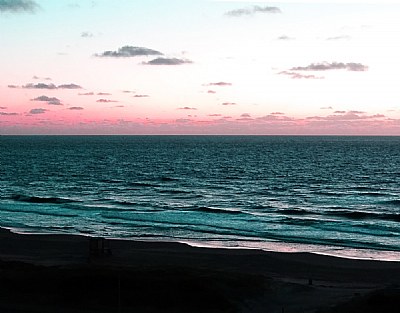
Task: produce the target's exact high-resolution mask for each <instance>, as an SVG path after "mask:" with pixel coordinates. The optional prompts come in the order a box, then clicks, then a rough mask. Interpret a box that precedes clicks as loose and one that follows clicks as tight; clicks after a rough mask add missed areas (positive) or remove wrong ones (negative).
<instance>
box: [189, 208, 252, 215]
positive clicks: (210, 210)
mask: <svg viewBox="0 0 400 313" xmlns="http://www.w3.org/2000/svg"><path fill="white" fill-rule="evenodd" d="M192 211H198V212H203V213H220V214H221V213H222V214H245V212H243V211H238V210H232V209H220V208H210V207H206V206H202V207H198V208H195V209H193V210H192Z"/></svg>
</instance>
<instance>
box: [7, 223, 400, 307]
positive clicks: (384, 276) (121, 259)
mask: <svg viewBox="0 0 400 313" xmlns="http://www.w3.org/2000/svg"><path fill="white" fill-rule="evenodd" d="M91 240H92V241H93V240H94V242H95V243H96V246H97V247H98V243H99V242H100V241H96V239H90V238H89V237H86V236H80V235H65V234H59V235H48V234H47V235H38V234H36V235H34V234H30V235H27V234H16V233H13V232H11V231H10V230H7V229H4V228H0V266H1V268H0V274H1V278H2V279H3V281H8V282H9V284H11V286H14V285H13V284H15V285H16V286H17V285H18V286H24V285H26V286H25V287H24V288H28V289H29V288H31V289H29V292H27V293H26V297H27V298H26V299H28V300H24V302H23V303H22V304H23V305H26V307H25V306H24V307H23V308H22V309H21V307H18V305H22V304H18V305H17V306H16V303H15V302H14V300H12V299H17V298H18V296H19V294H20V292H21V291H20V289H18V288H20V287H15V288H14V287H13V288H14V289H13V288H11V287H10V286H9V285H7V284H3V285H4V287H3V289H4V290H3V291H2V292H4V293H5V295H4V296H3V297H2V299H0V300H1V301H0V309H2V308H3V310H6V311H7V310H8V311H10V312H14V311H15V312H17V309H16V308H17V307H18V308H19V309H20V311H21V312H38V311H39V310H36V309H38V308H39V309H40V311H41V312H52V311H54V310H53V305H57V306H59V305H63V304H64V302H63V301H64V300H62V299H64V298H63V297H64V294H65V292H66V291H63V292H62V296H61V295H60V294H58V293H56V292H58V291H57V290H59V289H60V290H61V289H62V290H64V288H66V287H65V286H70V287H68V288H70V289H68V292H70V293H72V294H74V295H75V293H76V295H75V296H74V297H78V298H79V295H80V294H81V293H85V292H86V293H87V292H88V291H87V284H89V283H90V284H92V282H96V283H93V285H90V286H91V287H90V288H94V289H95V288H97V287H96V286H101V288H100V287H98V288H100V290H98V291H97V293H94V294H93V295H92V294H89V295H87V298H83V299H80V300H79V301H81V302H82V303H84V304H85V305H87V306H86V307H87V308H89V307H90V309H85V310H82V311H80V310H78V309H77V307H73V308H71V311H68V310H66V312H85V313H86V312H95V311H97V312H103V311H105V312H109V311H110V310H108V309H107V305H108V303H101V305H100V306H101V308H102V309H98V308H97V307H96V305H95V306H94V307H92V306H91V305H92V304H87V303H89V302H90V303H92V301H100V302H101V300H98V297H99V293H105V294H104V297H106V296H107V295H108V297H111V298H112V297H114V296H113V292H114V291H115V286H116V284H114V283H115V281H116V279H117V280H118V279H119V280H121V281H122V286H123V288H126V289H127V290H128V289H129V295H130V297H135V295H136V294H141V293H142V296H141V297H139V298H135V299H136V300H135V301H136V302H132V303H131V302H129V301H130V300H128V299H130V298H129V297H128V296H126V297H127V298H126V299H125V298H123V299H125V300H124V301H125V302H124V303H126V308H127V310H128V308H129V309H132V308H134V309H135V311H137V312H188V311H192V312H209V311H213V312H281V311H282V309H283V308H285V309H286V311H285V312H299V313H300V312H330V311H329V308H331V307H334V306H337V305H342V304H346V303H352V301H355V300H354V299H356V300H357V301H361V300H360V299H365V301H366V302H365V303H367V302H368V299H369V297H371V296H373V295H375V294H376V292H384V295H385V297H387V293H388V292H391V293H393V292H395V295H396V299H400V297H399V295H400V290H399V286H400V262H390V261H389V262H382V261H373V260H354V259H344V258H338V257H332V256H323V255H317V254H312V253H285V252H268V251H262V250H255V249H254V250H253V249H221V248H201V247H192V246H189V245H187V244H184V243H177V242H149V241H131V240H116V239H105V244H104V248H105V249H100V250H98V249H95V252H96V253H95V254H93V253H92V252H93V251H91V248H90V247H91V245H92V243H93V242H91ZM108 252H109V253H108ZM4 277H5V278H4ZM71 277H72V278H71ZM99 277H100V278H101V279H100V278H99ZM115 277H116V278H115ZM118 277H119V278H118ZM98 279H100V281H98ZM109 279H111V280H112V281H113V283H110V284H109V283H105V282H107V281H108V280H109ZM49 281H50V282H51V284H52V285H57V286H58V287H57V288H59V289H54V290H55V291H54V290H53V288H49V287H48V283H46V282H49ZM31 284H33V285H32V286H31ZM29 286H31V287H29ZM21 288H22V287H21ZM82 288H83V289H84V290H83V289H82ZM90 288H89V289H90ZM15 290H16V291H15ZM96 290H97V289H96ZM104 290H108V291H104ZM14 291H15V293H14ZM126 292H127V293H128V291H126ZM171 292H172V293H173V295H174V296H173V297H177V295H179V294H180V293H183V294H185V297H186V298H185V299H186V300H185V299H183V298H182V299H181V298H179V297H178V298H179V299H180V300H179V301H178V300H174V301H175V302H174V301H173V302H172V303H171V301H172V300H171V299H172V298H173V297H172V295H171V297H172V298H171V297H167V298H165V299H164V298H163V297H164V296H163V295H165V294H170V293H171ZM37 293H40V294H45V295H47V298H48V299H56V300H54V303H53V302H51V303H50V302H48V301H47V300H46V301H45V302H43V303H42V304H40V307H37V306H36V307H35V305H36V304H35V303H36V302H35V301H36V300H35V301H34V299H36V297H37V296H38V294H37ZM202 296H204V297H206V298H209V299H213V300H212V301H211V302H210V303H209V304H206V303H202V302H201V301H202V300H201V299H199V297H200V298H201V297H202ZM5 297H6V298H5ZM14 297H15V298H14ZM59 297H61V298H62V299H61V298H59ZM124 297H125V296H124ZM154 297H156V298H157V297H161V299H163V300H162V301H161V300H160V301H161V302H160V303H161V304H162V305H164V304H165V305H166V304H168V305H170V306H171V309H170V310H164V309H163V308H160V307H156V308H153V306H154V305H156V306H157V305H158V304H155V302H154V301H156V299H155V298H154ZM31 298H32V299H33V300H32V302H31V300H29V299H31ZM10 299H11V300H10ZM60 299H61V300H60ZM88 299H89V300H90V301H89V300H88ZM95 299H97V300H95ZM143 299H147V300H146V301H145V300H143ZM174 299H175V298H174ZM188 299H189V300H188ZM43 301H44V300H43ZM49 301H50V300H49ZM52 301H53V300H52ZM79 301H78V303H81V302H79ZM87 301H89V302H87ZM113 301H114V300H113ZM157 301H158V300H157ZM113 303H114V304H115V301H114V302H113ZM138 303H140V308H142V306H144V307H145V309H143V310H141V309H140V308H139V309H138V307H137V306H138V305H139V304H138ZM157 303H158V302H157ZM114 304H113V305H114ZM37 305H39V304H37ZM124 305H125V304H124ZM199 305H200V306H201V305H205V306H207V307H205V308H203V309H202V310H193V308H195V307H196V306H199ZM208 305H209V306H210V307H209V306H208ZM95 307H96V308H95ZM150 307H151V308H152V309H149V308H150ZM397 307H398V306H397ZM33 308H35V310H36V311H35V310H34V309H33ZM216 308H218V309H216ZM246 308H247V309H246ZM250 309H251V310H250ZM13 310H14V311H13ZM317 310H320V311H317ZM321 310H322V311H321ZM122 311H123V310H122ZM332 312H333V311H332ZM350 312H351V311H350ZM366 312H369V311H366ZM387 312H390V311H387Z"/></svg>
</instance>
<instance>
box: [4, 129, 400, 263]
mask: <svg viewBox="0 0 400 313" xmlns="http://www.w3.org/2000/svg"><path fill="white" fill-rule="evenodd" d="M0 226H1V227H6V228H10V229H12V230H14V231H17V232H25V233H70V234H85V235H89V236H104V237H109V238H123V239H132V240H161V241H180V242H186V243H189V244H192V245H198V246H211V247H227V248H256V249H265V250H275V251H286V252H302V251H307V252H315V253H322V254H331V255H341V256H345V257H351V258H372V259H382V260H400V137H335V136H316V137H311V136H307V137H302V136H0Z"/></svg>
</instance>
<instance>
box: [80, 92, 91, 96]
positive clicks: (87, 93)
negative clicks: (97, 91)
mask: <svg viewBox="0 0 400 313" xmlns="http://www.w3.org/2000/svg"><path fill="white" fill-rule="evenodd" d="M78 95H79V96H94V92H84V93H78Z"/></svg>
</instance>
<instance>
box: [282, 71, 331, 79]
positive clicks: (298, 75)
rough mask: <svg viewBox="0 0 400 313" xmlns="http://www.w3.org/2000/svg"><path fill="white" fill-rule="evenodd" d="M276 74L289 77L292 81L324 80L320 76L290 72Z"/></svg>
mask: <svg viewBox="0 0 400 313" xmlns="http://www.w3.org/2000/svg"><path fill="white" fill-rule="evenodd" d="M278 74H280V75H287V76H290V78H292V79H324V77H322V76H315V75H304V74H300V73H296V72H290V71H282V72H279V73H278Z"/></svg>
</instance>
